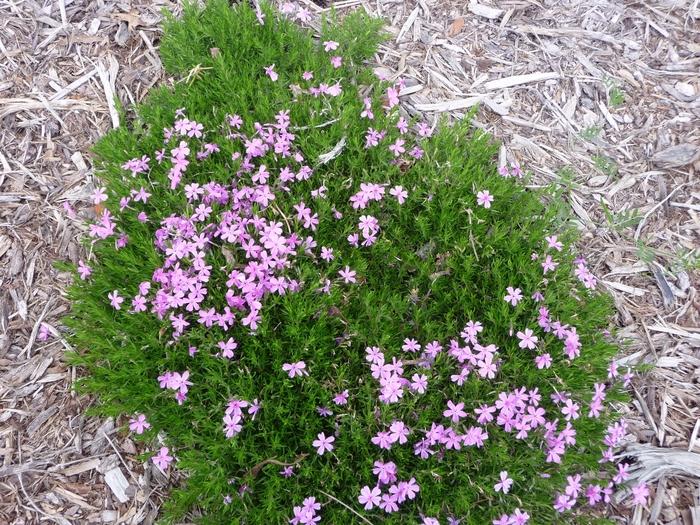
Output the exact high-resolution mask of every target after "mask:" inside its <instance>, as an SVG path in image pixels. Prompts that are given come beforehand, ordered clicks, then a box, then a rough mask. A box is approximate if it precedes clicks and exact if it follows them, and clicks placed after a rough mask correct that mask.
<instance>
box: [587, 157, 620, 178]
mask: <svg viewBox="0 0 700 525" xmlns="http://www.w3.org/2000/svg"><path fill="white" fill-rule="evenodd" d="M592 159H593V164H595V167H596V168H597V169H598V170H599V171H601V172H602V173H604V174H605V175H607V176H608V177H614V176H615V175H617V164H615V161H614V160H612V159H611V158H610V157H606V156H604V155H593V157H592Z"/></svg>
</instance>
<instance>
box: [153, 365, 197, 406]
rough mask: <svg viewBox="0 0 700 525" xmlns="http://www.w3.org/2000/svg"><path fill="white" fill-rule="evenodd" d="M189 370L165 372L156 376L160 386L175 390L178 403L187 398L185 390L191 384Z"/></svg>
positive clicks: (187, 389) (186, 390)
mask: <svg viewBox="0 0 700 525" xmlns="http://www.w3.org/2000/svg"><path fill="white" fill-rule="evenodd" d="M189 378H190V372H189V370H185V371H184V372H182V373H180V372H165V373H163V374H162V375H160V376H158V384H159V385H160V387H161V388H167V389H169V390H175V399H176V400H177V402H178V404H180V405H181V404H183V403H184V402H185V400H186V399H187V392H188V391H189V387H190V386H192V382H191V381H190V380H189Z"/></svg>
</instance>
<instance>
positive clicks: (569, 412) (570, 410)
mask: <svg viewBox="0 0 700 525" xmlns="http://www.w3.org/2000/svg"><path fill="white" fill-rule="evenodd" d="M579 408H580V407H579V406H578V404H576V403H574V402H573V401H571V399H567V400H566V401H565V402H564V406H563V407H562V409H561V413H562V414H563V415H564V418H565V419H566V420H567V421H569V420H571V419H578V418H579V414H578V411H579Z"/></svg>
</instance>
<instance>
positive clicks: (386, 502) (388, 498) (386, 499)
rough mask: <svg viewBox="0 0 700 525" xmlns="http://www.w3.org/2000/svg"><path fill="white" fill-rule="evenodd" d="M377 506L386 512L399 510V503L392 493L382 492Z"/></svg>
mask: <svg viewBox="0 0 700 525" xmlns="http://www.w3.org/2000/svg"><path fill="white" fill-rule="evenodd" d="M379 508H380V509H382V510H383V511H384V512H386V513H387V514H390V513H392V512H396V511H397V510H399V505H398V502H397V498H396V496H394V495H393V494H384V495H383V496H382V500H381V502H380V503H379Z"/></svg>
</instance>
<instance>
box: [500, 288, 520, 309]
mask: <svg viewBox="0 0 700 525" xmlns="http://www.w3.org/2000/svg"><path fill="white" fill-rule="evenodd" d="M506 291H507V292H508V293H507V294H506V296H505V297H504V298H503V299H504V300H505V301H506V302H507V303H510V304H511V305H513V306H517V304H518V303H519V302H520V301H521V300H522V298H523V294H522V292H521V291H520V288H513V287H512V286H508V287H507V288H506Z"/></svg>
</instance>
